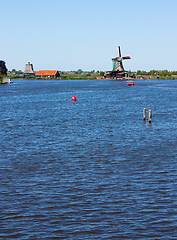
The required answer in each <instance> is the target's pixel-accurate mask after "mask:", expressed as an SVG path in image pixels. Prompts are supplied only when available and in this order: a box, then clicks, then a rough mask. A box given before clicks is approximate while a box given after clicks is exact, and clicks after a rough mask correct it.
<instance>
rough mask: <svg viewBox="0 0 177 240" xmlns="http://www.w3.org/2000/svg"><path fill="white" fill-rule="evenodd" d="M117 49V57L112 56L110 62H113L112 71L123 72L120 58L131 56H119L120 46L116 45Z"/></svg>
mask: <svg viewBox="0 0 177 240" xmlns="http://www.w3.org/2000/svg"><path fill="white" fill-rule="evenodd" d="M117 51H118V57H116V58H112V62H113V70H112V71H118V72H124V67H123V64H122V60H124V59H131V58H130V56H126V57H121V51H120V46H118V47H117Z"/></svg>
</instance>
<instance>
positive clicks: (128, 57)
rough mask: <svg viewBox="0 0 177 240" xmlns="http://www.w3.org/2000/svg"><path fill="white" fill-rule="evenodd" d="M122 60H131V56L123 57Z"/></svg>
mask: <svg viewBox="0 0 177 240" xmlns="http://www.w3.org/2000/svg"><path fill="white" fill-rule="evenodd" d="M122 59H131V57H130V56H126V57H122Z"/></svg>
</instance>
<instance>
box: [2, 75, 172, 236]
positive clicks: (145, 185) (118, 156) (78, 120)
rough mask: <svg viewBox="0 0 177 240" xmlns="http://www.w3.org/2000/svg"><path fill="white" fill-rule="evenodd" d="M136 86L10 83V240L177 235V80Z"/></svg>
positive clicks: (5, 102)
mask: <svg viewBox="0 0 177 240" xmlns="http://www.w3.org/2000/svg"><path fill="white" fill-rule="evenodd" d="M135 84H136V85H135V86H131V87H127V86H126V82H124V81H110V80H13V84H10V85H1V86H0V99H1V100H0V114H1V121H0V122H1V137H0V138H1V144H0V148H1V160H0V194H1V197H0V239H15V238H16V239H40V240H41V239H82V240H83V239H177V81H176V80H147V81H143V80H142V81H141V80H140V81H136V82H135ZM73 95H74V96H76V98H77V101H76V102H72V101H71V97H72V96H73ZM143 108H146V109H147V113H148V110H152V123H151V124H150V123H149V122H148V120H146V122H143Z"/></svg>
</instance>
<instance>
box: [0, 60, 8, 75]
mask: <svg viewBox="0 0 177 240" xmlns="http://www.w3.org/2000/svg"><path fill="white" fill-rule="evenodd" d="M0 74H2V75H7V68H6V63H5V62H4V61H2V60H0Z"/></svg>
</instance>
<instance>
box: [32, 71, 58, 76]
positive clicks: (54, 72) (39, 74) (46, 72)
mask: <svg viewBox="0 0 177 240" xmlns="http://www.w3.org/2000/svg"><path fill="white" fill-rule="evenodd" d="M57 72H58V71H57V70H40V71H38V72H36V73H35V76H55V75H56V73H57Z"/></svg>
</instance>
